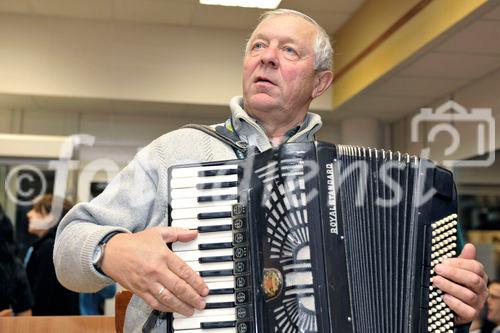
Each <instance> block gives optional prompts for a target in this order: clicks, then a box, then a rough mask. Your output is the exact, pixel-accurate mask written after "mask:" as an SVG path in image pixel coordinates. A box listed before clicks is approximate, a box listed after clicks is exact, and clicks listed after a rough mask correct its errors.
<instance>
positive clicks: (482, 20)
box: [330, 0, 500, 122]
mask: <svg viewBox="0 0 500 333" xmlns="http://www.w3.org/2000/svg"><path fill="white" fill-rule="evenodd" d="M499 69H500V1H498V0H496V1H490V2H489V3H488V4H487V5H485V6H484V7H483V8H482V10H480V11H479V12H477V13H473V14H472V15H471V16H470V17H468V18H466V19H465V20H464V21H463V22H460V23H459V24H458V25H457V26H455V27H453V28H452V29H450V30H449V31H447V32H446V33H445V34H444V35H443V36H441V37H439V38H438V39H437V40H435V41H433V42H432V43H431V44H429V45H427V46H426V47H425V48H424V49H423V50H421V51H420V52H418V54H415V55H414V56H413V57H411V59H408V60H407V61H405V62H404V63H403V64H401V65H399V66H398V67H396V68H394V69H393V70H392V71H391V72H390V73H388V74H387V75H385V77H383V78H381V79H380V80H378V81H377V82H375V83H374V84H372V85H371V86H369V87H368V88H367V89H365V90H364V91H363V92H361V93H360V94H358V95H356V96H355V97H354V98H352V99H351V100H349V101H348V102H347V103H345V104H343V105H342V106H340V107H339V108H338V109H337V110H335V112H333V113H332V114H331V115H330V117H333V118H342V117H348V116H349V117H352V116H370V117H374V116H376V117H378V118H380V119H381V120H383V121H387V122H390V121H393V120H396V119H399V118H401V117H403V116H405V115H406V114H408V113H410V112H414V111H415V110H417V109H419V108H421V107H424V106H429V105H430V104H432V103H433V102H434V101H436V100H437V99H440V98H443V97H444V96H446V95H451V94H452V93H453V92H454V91H457V90H458V89H460V88H462V87H464V86H466V85H468V84H470V83H472V82H473V81H475V80H477V79H479V78H481V77H483V76H485V75H487V74H488V73H491V72H493V71H496V70H499Z"/></svg>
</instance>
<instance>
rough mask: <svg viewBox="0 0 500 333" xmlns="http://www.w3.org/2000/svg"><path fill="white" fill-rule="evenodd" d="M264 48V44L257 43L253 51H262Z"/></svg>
mask: <svg viewBox="0 0 500 333" xmlns="http://www.w3.org/2000/svg"><path fill="white" fill-rule="evenodd" d="M263 47H264V44H263V43H255V44H254V45H253V49H254V50H259V49H262V48H263Z"/></svg>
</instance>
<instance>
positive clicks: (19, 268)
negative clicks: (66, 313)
mask: <svg viewBox="0 0 500 333" xmlns="http://www.w3.org/2000/svg"><path fill="white" fill-rule="evenodd" d="M0 286H1V287H0V316H11V315H15V316H30V315H31V307H32V306H33V298H32V295H31V289H30V285H29V282H28V277H27V276H26V271H25V270H24V267H23V265H22V263H21V261H20V260H19V258H18V257H17V253H16V243H15V240H14V230H13V228H12V223H11V222H10V219H9V218H8V217H7V215H5V212H4V211H3V208H2V206H0Z"/></svg>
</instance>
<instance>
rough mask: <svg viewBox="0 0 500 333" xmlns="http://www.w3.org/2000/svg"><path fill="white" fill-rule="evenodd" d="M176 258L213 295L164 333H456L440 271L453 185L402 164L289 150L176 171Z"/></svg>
mask: <svg viewBox="0 0 500 333" xmlns="http://www.w3.org/2000/svg"><path fill="white" fill-rule="evenodd" d="M169 185H170V189H169V191H170V197H169V210H170V212H169V213H170V214H169V225H171V226H176V227H183V228H191V229H197V230H198V231H199V236H198V238H197V239H196V240H194V241H192V242H189V243H180V242H177V243H173V244H172V250H173V251H174V252H175V253H176V254H177V255H179V256H180V257H181V258H182V259H183V260H185V261H186V262H187V263H188V265H190V266H191V267H192V268H193V269H194V270H196V271H197V272H199V274H200V276H202V277H203V279H204V280H205V282H206V283H207V285H208V286H209V289H210V294H209V296H207V299H206V301H207V307H206V309H205V310H203V311H197V312H195V314H194V316H192V317H184V316H182V315H179V314H173V315H172V316H171V317H170V318H169V325H168V331H169V332H182V333H204V332H206V333H226V332H238V333H249V332H263V333H271V332H283V333H295V332H306V333H309V332H311V333H312V332H325V333H328V332H339V333H344V332H370V333H371V332H380V333H387V332H398V333H399V332H453V319H454V318H453V313H452V312H451V311H450V309H449V308H448V307H447V306H446V304H445V303H444V302H443V301H442V294H441V291H440V290H439V289H436V288H433V286H432V277H433V276H434V270H433V269H434V267H435V266H436V265H437V264H438V263H439V262H440V261H441V260H442V259H443V258H445V257H453V256H456V255H457V248H456V247H457V215H456V211H457V206H456V190H455V185H454V182H453V177H452V174H451V173H450V172H449V171H447V170H445V169H442V168H440V167H438V166H436V165H435V164H434V163H432V162H431V161H428V160H425V159H419V158H416V157H412V156H409V155H407V154H400V153H393V152H390V151H383V150H376V149H366V148H361V147H351V146H341V145H338V146H335V145H332V144H327V143H320V142H314V143H291V144H284V145H282V146H281V147H280V148H279V149H278V150H270V151H267V152H264V153H261V154H250V155H249V156H248V158H247V159H245V160H234V161H224V162H209V163H201V164H193V165H181V166H175V167H172V168H171V169H170V171H169Z"/></svg>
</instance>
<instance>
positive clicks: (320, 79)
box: [312, 71, 333, 98]
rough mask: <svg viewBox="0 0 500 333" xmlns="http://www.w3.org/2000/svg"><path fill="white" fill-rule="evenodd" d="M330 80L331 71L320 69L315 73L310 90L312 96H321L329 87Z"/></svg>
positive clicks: (331, 77) (331, 76) (331, 78)
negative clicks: (312, 86) (311, 89)
mask: <svg viewBox="0 0 500 333" xmlns="http://www.w3.org/2000/svg"><path fill="white" fill-rule="evenodd" d="M332 81H333V72H332V71H321V72H318V73H316V78H315V82H314V89H313V91H312V98H316V97H319V96H321V95H322V94H323V93H324V92H325V91H326V90H327V89H328V88H329V87H330V85H331V84H332Z"/></svg>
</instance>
